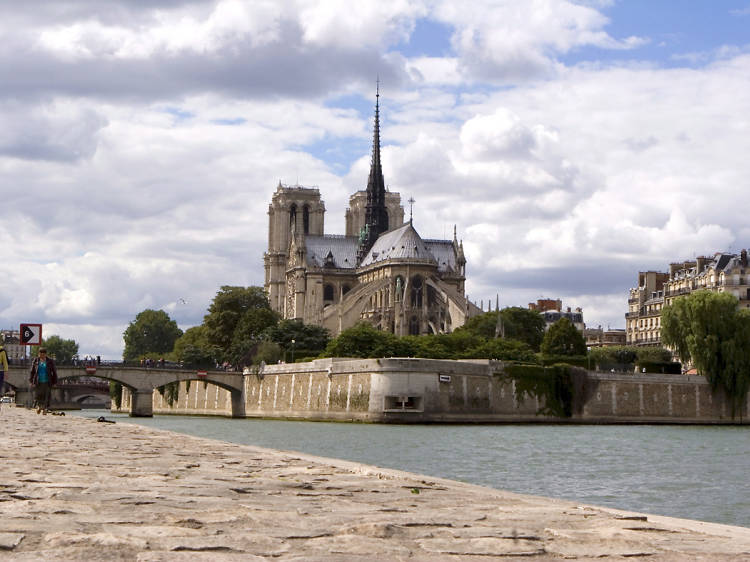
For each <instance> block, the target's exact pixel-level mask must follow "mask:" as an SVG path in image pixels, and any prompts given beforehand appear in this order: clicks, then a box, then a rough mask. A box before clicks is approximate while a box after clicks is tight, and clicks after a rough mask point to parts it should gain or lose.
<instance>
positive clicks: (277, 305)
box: [263, 94, 481, 336]
mask: <svg viewBox="0 0 750 562" xmlns="http://www.w3.org/2000/svg"><path fill="white" fill-rule="evenodd" d="M324 215H325V205H324V204H323V201H322V200H321V199H320V191H319V190H318V189H314V188H305V187H300V186H291V187H290V186H284V185H282V184H281V183H279V185H278V187H277V188H276V192H275V193H274V194H273V198H272V200H271V204H270V205H269V207H268V251H267V252H266V253H265V255H264V257H263V260H264V263H265V273H266V279H265V289H266V293H267V294H268V299H269V301H270V303H271V308H273V309H274V310H275V311H276V312H278V313H279V314H280V315H281V316H282V317H283V318H296V319H300V320H302V321H303V322H304V323H305V324H317V325H320V326H323V327H325V328H328V330H330V332H331V334H332V335H334V336H335V335H337V334H338V333H339V332H341V330H344V329H346V328H349V327H351V326H353V325H354V324H356V323H357V322H360V321H366V322H369V323H371V324H372V325H373V326H375V327H376V328H378V329H381V330H386V331H389V332H392V333H394V334H396V335H407V334H408V335H419V334H438V333H448V332H451V331H452V330H454V329H455V328H457V327H459V326H461V325H463V324H464V322H465V321H466V319H467V318H468V317H469V316H473V315H475V314H478V313H480V312H481V311H480V310H479V309H478V308H477V307H476V306H475V305H473V304H471V303H469V302H468V300H467V299H466V297H465V295H464V282H465V274H466V259H465V258H464V251H463V243H459V242H458V240H457V239H456V233H455V228H454V233H453V240H426V239H422V237H421V236H420V235H419V233H418V232H417V231H416V229H415V228H414V225H413V221H412V220H411V218H410V219H409V222H404V209H403V207H402V206H401V196H400V195H399V194H398V193H392V192H389V191H386V189H385V183H384V181H383V172H382V169H381V166H380V115H379V94H378V95H377V96H376V102H375V127H374V133H373V142H372V162H371V164H370V176H369V178H368V180H367V189H366V190H365V191H357V192H356V193H355V194H354V195H352V196H351V197H350V198H349V208H348V209H347V210H346V234H345V235H343V236H342V235H337V234H325V233H324V229H323V221H324Z"/></svg>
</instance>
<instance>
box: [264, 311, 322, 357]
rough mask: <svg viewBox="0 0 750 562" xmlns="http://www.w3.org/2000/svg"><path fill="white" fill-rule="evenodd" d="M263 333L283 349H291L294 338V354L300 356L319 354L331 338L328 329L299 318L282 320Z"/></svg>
mask: <svg viewBox="0 0 750 562" xmlns="http://www.w3.org/2000/svg"><path fill="white" fill-rule="evenodd" d="M264 335H265V336H266V337H267V338H268V339H269V340H271V341H272V342H274V343H276V344H277V345H278V346H279V347H280V348H281V349H283V350H289V349H291V348H292V340H294V350H295V356H296V357H300V358H302V357H310V356H315V355H319V354H320V353H321V352H323V350H325V348H326V346H327V345H328V342H329V341H330V340H331V334H330V333H329V332H328V330H326V329H325V328H323V327H322V326H315V325H312V324H304V323H303V322H302V321H301V320H282V321H280V322H279V323H278V324H275V325H273V326H271V327H269V328H267V329H266V331H265V334H264Z"/></svg>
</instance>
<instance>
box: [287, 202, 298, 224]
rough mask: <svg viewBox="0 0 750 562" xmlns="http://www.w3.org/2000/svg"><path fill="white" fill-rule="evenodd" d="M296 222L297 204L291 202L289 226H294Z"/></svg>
mask: <svg viewBox="0 0 750 562" xmlns="http://www.w3.org/2000/svg"><path fill="white" fill-rule="evenodd" d="M296 223H297V205H295V204H294V203H292V206H291V207H289V226H290V227H292V226H295V227H296Z"/></svg>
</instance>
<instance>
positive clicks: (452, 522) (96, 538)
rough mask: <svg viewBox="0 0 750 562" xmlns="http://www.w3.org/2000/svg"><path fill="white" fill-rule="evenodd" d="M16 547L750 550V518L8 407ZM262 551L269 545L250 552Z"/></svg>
mask: <svg viewBox="0 0 750 562" xmlns="http://www.w3.org/2000/svg"><path fill="white" fill-rule="evenodd" d="M0 420H2V423H3V429H4V431H3V432H2V435H0V445H1V446H2V453H0V455H1V456H2V466H3V469H4V470H3V474H4V478H3V481H2V488H0V515H1V516H0V525H1V526H2V528H1V529H0V549H2V550H4V551H5V552H4V553H3V557H4V558H5V559H9V560H38V559H46V560H84V559H85V560H118V559H119V560H143V561H148V560H188V559H189V560H235V559H236V560H253V559H265V558H267V559H272V558H273V559H278V560H324V559H325V560H358V559H361V560H364V559H368V560H372V559H382V560H398V559H405V558H409V559H410V560H454V559H455V560H458V559H460V560H473V559H476V560H486V559H487V557H488V556H511V557H514V556H519V557H520V556H524V557H531V559H538V560H554V559H561V558H568V559H571V558H572V559H582V560H587V559H593V558H598V557H601V556H610V557H615V558H616V557H624V556H628V557H636V558H638V557H644V558H645V557H648V559H649V560H684V559H697V558H703V559H711V560H715V559H727V560H729V559H737V560H740V559H747V558H748V557H750V529H748V528H743V527H731V526H726V525H718V524H710V523H702V522H698V521H690V520H683V519H673V518H667V517H658V516H651V515H649V516H645V515H640V514H632V513H626V512H619V511H616V510H609V509H603V508H597V507H591V506H582V505H577V504H575V503H571V502H568V501H562V500H552V499H547V498H540V497H533V496H522V495H518V494H512V493H508V492H502V491H497V490H493V489H488V488H482V487H478V486H472V485H468V484H463V483H459V482H453V481H448V480H441V479H435V478H430V477H425V476H420V475H416V474H410V473H405V472H400V471H394V470H385V469H379V468H376V467H372V466H366V465H361V464H357V463H351V462H346V461H338V460H333V459H324V458H320V457H313V456H310V455H303V454H297V453H285V452H280V451H274V450H270V449H261V448H257V447H250V446H240V445H234V444H230V443H224V442H220V441H212V440H207V439H200V438H196V437H191V436H187V435H182V434H177V433H171V432H165V431H158V430H153V429H149V428H145V427H142V426H136V425H131V424H127V423H121V422H118V423H116V424H109V423H98V422H96V421H93V420H88V419H83V418H78V417H73V416H52V415H48V416H41V415H37V414H35V413H34V412H32V411H29V410H25V409H22V408H8V407H3V409H2V413H0ZM254 557H258V558H254Z"/></svg>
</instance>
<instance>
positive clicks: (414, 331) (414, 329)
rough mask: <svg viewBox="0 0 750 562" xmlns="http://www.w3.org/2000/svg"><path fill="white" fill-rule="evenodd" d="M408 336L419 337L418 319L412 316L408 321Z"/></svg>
mask: <svg viewBox="0 0 750 562" xmlns="http://www.w3.org/2000/svg"><path fill="white" fill-rule="evenodd" d="M409 335H410V336H418V335H419V319H418V318H417V317H416V316H412V317H411V318H410V319H409Z"/></svg>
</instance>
